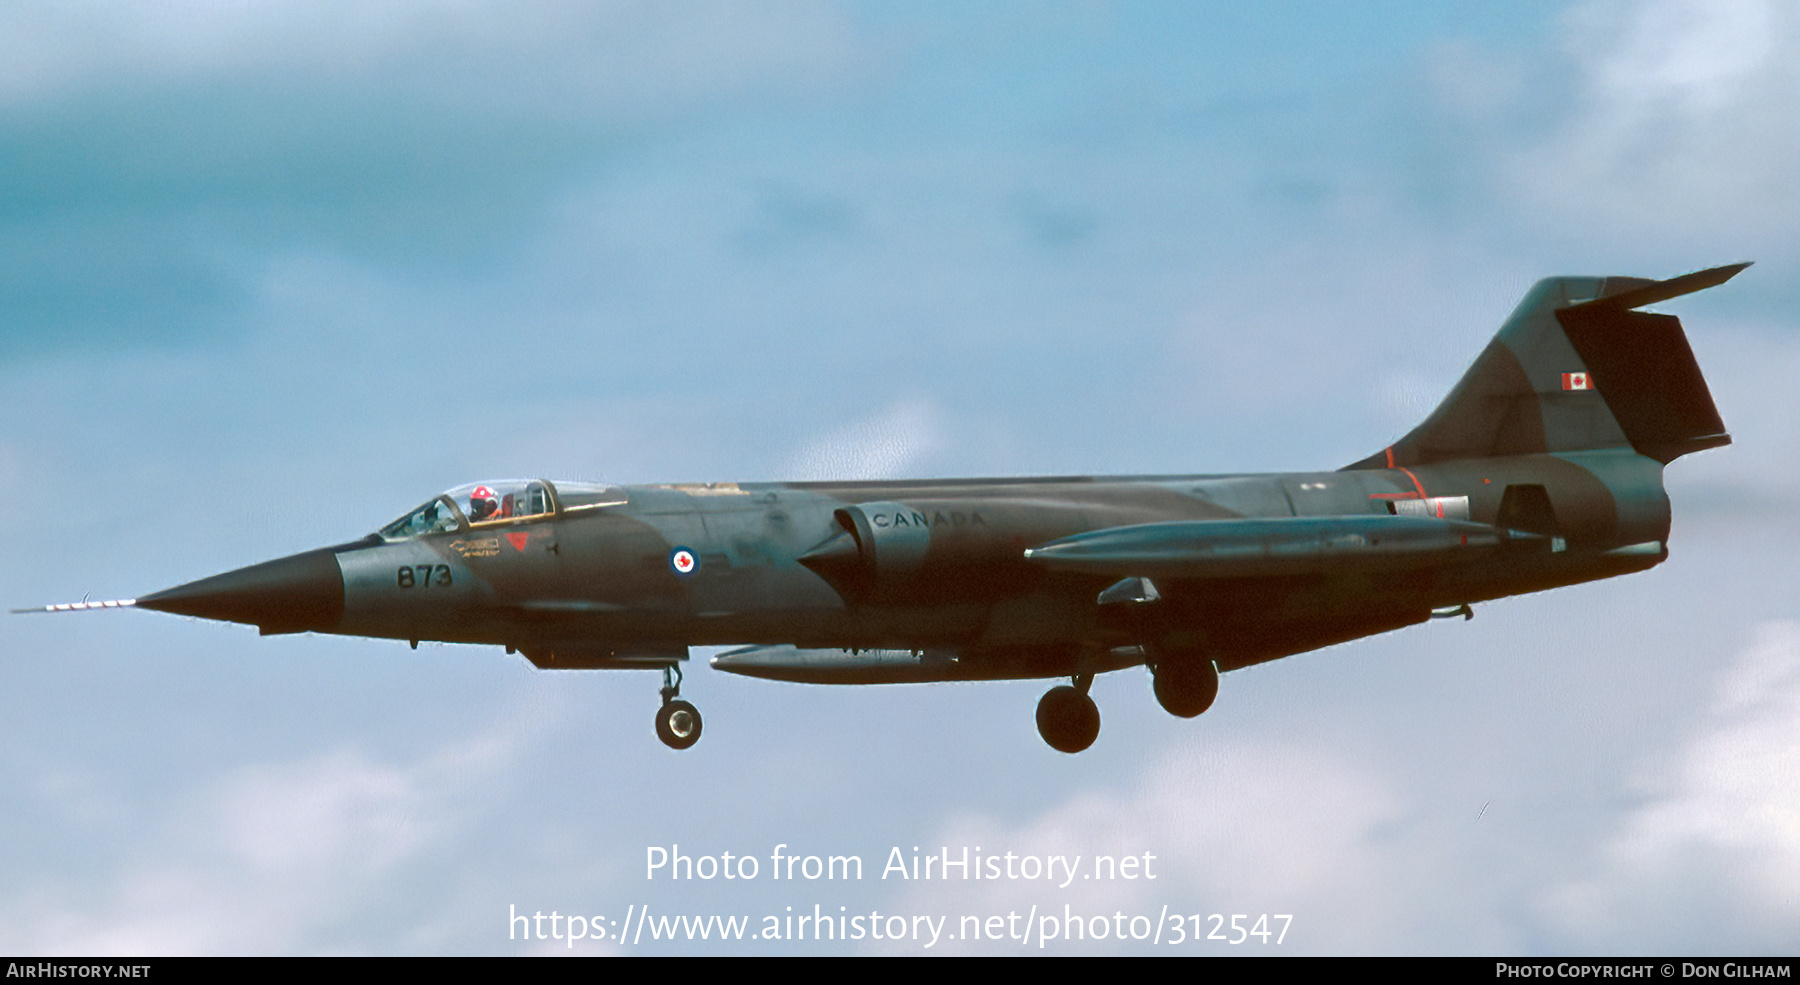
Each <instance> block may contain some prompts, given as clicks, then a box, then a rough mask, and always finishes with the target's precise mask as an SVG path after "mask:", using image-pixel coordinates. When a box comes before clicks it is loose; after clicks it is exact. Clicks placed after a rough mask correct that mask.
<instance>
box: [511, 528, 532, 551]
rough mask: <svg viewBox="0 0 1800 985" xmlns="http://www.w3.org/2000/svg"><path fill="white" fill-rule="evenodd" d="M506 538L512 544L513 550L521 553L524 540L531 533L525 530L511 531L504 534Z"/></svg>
mask: <svg viewBox="0 0 1800 985" xmlns="http://www.w3.org/2000/svg"><path fill="white" fill-rule="evenodd" d="M506 539H507V541H508V542H510V543H511V544H512V546H513V550H515V551H518V552H520V553H521V554H522V553H524V551H525V542H526V541H528V540H530V539H531V534H530V533H528V532H525V531H513V532H511V533H508V534H507V535H506Z"/></svg>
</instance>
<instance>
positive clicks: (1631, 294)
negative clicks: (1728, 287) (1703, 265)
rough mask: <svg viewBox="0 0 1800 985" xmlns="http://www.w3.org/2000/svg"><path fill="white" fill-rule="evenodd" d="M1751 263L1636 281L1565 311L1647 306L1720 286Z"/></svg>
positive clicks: (1727, 265) (1733, 264) (1729, 264)
mask: <svg viewBox="0 0 1800 985" xmlns="http://www.w3.org/2000/svg"><path fill="white" fill-rule="evenodd" d="M1752 262H1754V261H1750V260H1746V261H1744V262H1743V263H1728V264H1726V265H1725V266H1723V267H1713V268H1710V269H1708V270H1696V271H1694V272H1693V273H1691V274H1682V275H1681V276H1680V277H1671V278H1669V279H1668V280H1653V281H1648V282H1635V283H1636V284H1637V286H1633V287H1628V288H1626V289H1625V290H1622V291H1617V292H1615V293H1611V294H1605V295H1603V296H1601V297H1597V298H1595V299H1594V300H1592V301H1583V302H1581V303H1580V304H1573V305H1570V306H1569V308H1568V309H1565V310H1572V309H1576V308H1587V307H1606V308H1614V309H1617V310H1619V311H1627V310H1630V309H1632V308H1642V307H1643V306H1644V305H1647V304H1655V303H1656V302H1658V301H1667V300H1669V299H1670V298H1678V297H1681V296H1682V295H1683V294H1692V293H1694V292H1695V291H1704V290H1706V289H1707V288H1709V287H1718V286H1719V285H1720V284H1723V283H1725V282H1726V281H1728V280H1730V279H1731V278H1733V277H1736V276H1737V275H1738V274H1739V273H1741V272H1742V271H1743V270H1744V268H1745V267H1748V266H1750V264H1751V263H1752ZM1627 279H1628V278H1619V277H1609V278H1607V280H1608V281H1620V280H1627ZM1608 286H1609V287H1610V286H1611V285H1610V284H1608Z"/></svg>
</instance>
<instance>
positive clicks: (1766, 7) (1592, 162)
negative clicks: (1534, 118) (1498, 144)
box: [1449, 0, 1800, 262]
mask: <svg viewBox="0 0 1800 985" xmlns="http://www.w3.org/2000/svg"><path fill="white" fill-rule="evenodd" d="M1562 33H1563V38H1564V50H1563V53H1562V58H1563V60H1564V64H1563V66H1561V67H1560V68H1553V67H1550V66H1542V67H1541V68H1542V71H1541V73H1540V75H1541V81H1540V82H1539V86H1540V87H1541V86H1543V85H1545V84H1547V83H1549V82H1552V81H1561V80H1567V81H1568V83H1569V84H1570V86H1571V88H1570V89H1569V90H1567V91H1562V92H1557V93H1555V94H1552V93H1550V92H1547V91H1546V92H1538V93H1534V94H1532V96H1531V97H1530V102H1531V105H1534V106H1537V107H1539V110H1540V111H1541V112H1543V113H1545V114H1546V115H1545V117H1544V119H1542V120H1541V121H1540V126H1539V127H1538V128H1537V132H1536V134H1535V135H1534V136H1532V137H1530V138H1527V139H1524V140H1516V141H1512V142H1511V143H1509V145H1508V146H1506V147H1504V148H1497V150H1498V151H1499V157H1500V160H1499V164H1498V166H1497V168H1496V171H1497V178H1498V181H1499V183H1500V187H1501V189H1502V190H1503V191H1504V192H1505V193H1507V194H1509V195H1511V196H1514V197H1516V199H1517V200H1518V202H1519V208H1518V210H1517V212H1516V215H1517V216H1518V217H1519V219H1520V220H1521V221H1522V223H1523V225H1524V226H1525V228H1526V230H1527V231H1530V232H1534V233H1535V234H1537V235H1539V236H1545V235H1549V236H1553V237H1554V238H1555V239H1556V240H1566V239H1569V238H1571V237H1572V238H1574V239H1576V240H1578V241H1583V242H1591V241H1593V240H1596V239H1599V240H1601V241H1604V242H1612V243H1630V242H1632V241H1633V240H1634V239H1640V238H1641V239H1642V240H1645V241H1649V242H1659V241H1666V240H1672V239H1675V238H1676V237H1680V239H1679V241H1678V242H1672V243H1671V248H1675V247H1678V248H1680V249H1681V250H1683V251H1689V252H1691V251H1693V250H1695V249H1696V248H1697V247H1698V248H1702V249H1705V250H1709V251H1716V252H1717V253H1718V255H1719V257H1721V260H1720V262H1723V259H1726V258H1737V257H1739V256H1740V255H1743V254H1745V253H1746V251H1750V250H1759V251H1762V250H1767V249H1769V248H1770V247H1771V246H1772V245H1774V244H1781V245H1782V247H1783V248H1784V249H1786V250H1791V249H1792V232H1791V230H1792V229H1793V227H1794V224H1795V222H1796V221H1797V220H1800V196H1796V195H1795V194H1794V193H1793V188H1792V181H1791V171H1792V161H1793V160H1794V158H1795V156H1796V155H1797V154H1800V131H1796V130H1795V128H1794V127H1792V126H1790V125H1789V122H1788V121H1789V120H1790V118H1791V115H1792V114H1791V107H1792V106H1793V105H1794V104H1795V102H1796V101H1797V100H1800V69H1796V66H1797V65H1800V31H1797V30H1796V18H1795V16H1794V14H1793V12H1792V11H1791V10H1790V9H1788V8H1786V7H1780V6H1777V5H1775V4H1772V3H1767V2H1764V0H1736V2H1731V3H1708V2H1701V0H1649V2H1642V3H1619V2H1596V3H1589V4H1584V5H1582V6H1579V7H1577V8H1575V9H1574V10H1573V11H1571V13H1570V15H1569V16H1568V17H1567V18H1566V20H1565V23H1564V27H1563V32H1562ZM1468 70H1469V71H1470V72H1480V71H1482V70H1483V63H1481V62H1480V61H1473V62H1471V63H1470V64H1469V67H1468ZM1449 88H1451V89H1457V88H1458V87H1456V86H1451V87H1449ZM1460 88H1462V89H1467V88H1470V87H1469V86H1464V87H1460Z"/></svg>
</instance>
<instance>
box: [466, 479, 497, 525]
mask: <svg viewBox="0 0 1800 985" xmlns="http://www.w3.org/2000/svg"><path fill="white" fill-rule="evenodd" d="M499 516H500V500H499V498H498V497H496V496H495V495H494V491H493V490H492V489H489V488H488V487H486V486H476V487H475V491H474V492H472V493H470V494H469V522H470V523H480V522H481V521H483V520H494V519H498V518H499Z"/></svg>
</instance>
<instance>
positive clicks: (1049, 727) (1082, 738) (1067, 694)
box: [1037, 674, 1100, 753]
mask: <svg viewBox="0 0 1800 985" xmlns="http://www.w3.org/2000/svg"><path fill="white" fill-rule="evenodd" d="M1093 683H1094V675H1092V674H1076V675H1075V679H1074V686H1073V687H1071V686H1069V685H1067V684H1064V685H1061V686H1060V687H1053V688H1051V689H1050V690H1049V691H1047V692H1045V693H1044V696H1043V697H1042V698H1040V699H1039V700H1038V706H1037V727H1038V734H1039V735H1041V736H1043V737H1044V741H1045V742H1048V743H1050V748H1052V749H1055V750H1056V751H1057V752H1067V753H1077V752H1080V751H1081V750H1083V749H1086V748H1087V747H1088V746H1091V745H1093V744H1094V740H1095V739H1097V738H1099V737H1100V707H1099V706H1098V705H1096V704H1094V699H1093V698H1090V697H1088V687H1089V686H1090V685H1092V684H1093Z"/></svg>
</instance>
